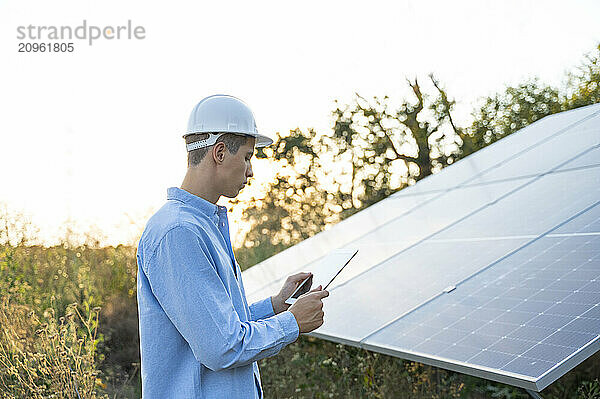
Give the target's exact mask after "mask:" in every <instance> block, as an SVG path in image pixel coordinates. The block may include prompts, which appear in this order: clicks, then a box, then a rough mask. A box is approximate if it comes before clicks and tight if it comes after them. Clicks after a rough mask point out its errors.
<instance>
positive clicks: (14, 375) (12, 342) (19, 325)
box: [0, 295, 106, 399]
mask: <svg viewBox="0 0 600 399" xmlns="http://www.w3.org/2000/svg"><path fill="white" fill-rule="evenodd" d="M99 310H100V309H99V308H94V309H87V311H86V312H84V313H82V312H81V311H80V309H79V307H78V305H77V304H76V303H73V304H70V305H68V306H67V308H66V312H65V316H61V317H58V318H57V317H56V315H55V312H54V310H53V309H52V308H48V309H47V310H46V311H44V313H43V315H40V316H38V315H37V314H36V312H35V311H33V310H31V308H30V307H28V306H26V305H21V304H18V303H13V302H11V297H10V296H9V295H5V296H3V297H2V299H1V303H0V325H2V335H1V336H0V390H1V392H2V393H1V395H2V398H36V399H42V398H57V399H63V398H64V399H66V398H81V399H83V398H89V399H93V398H99V397H106V395H103V396H99V394H98V392H97V390H96V389H97V388H102V385H103V383H102V381H101V380H100V378H98V374H99V371H98V370H97V369H96V363H95V354H96V345H97V343H98V341H97V339H96V332H97V325H98V313H99ZM40 317H41V318H40Z"/></svg>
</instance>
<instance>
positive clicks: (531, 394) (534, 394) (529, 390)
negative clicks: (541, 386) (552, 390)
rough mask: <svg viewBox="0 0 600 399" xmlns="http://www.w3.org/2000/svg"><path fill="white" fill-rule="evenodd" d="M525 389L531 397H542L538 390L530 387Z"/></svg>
mask: <svg viewBox="0 0 600 399" xmlns="http://www.w3.org/2000/svg"><path fill="white" fill-rule="evenodd" d="M525 391H526V392H527V393H528V394H529V396H531V397H532V398H533V399H544V398H542V395H540V394H539V393H538V392H535V391H532V390H531V389H525Z"/></svg>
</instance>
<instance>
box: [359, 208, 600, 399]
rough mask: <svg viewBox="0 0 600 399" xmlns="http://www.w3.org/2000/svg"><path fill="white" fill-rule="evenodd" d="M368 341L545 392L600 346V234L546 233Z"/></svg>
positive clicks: (366, 343) (405, 354) (398, 352)
mask: <svg viewBox="0 0 600 399" xmlns="http://www.w3.org/2000/svg"><path fill="white" fill-rule="evenodd" d="M588 216H590V215H589V214H587V215H586V214H585V213H584V214H583V215H581V216H580V217H579V219H581V220H585V219H587V217H588ZM576 220H577V219H576ZM581 220H577V221H576V222H575V223H576V225H580V224H581ZM361 344H362V346H364V347H365V348H367V349H374V348H376V347H382V348H386V351H387V352H388V353H394V354H396V355H397V356H398V355H400V356H401V357H409V358H414V359H417V360H421V361H425V362H426V363H431V361H428V360H427V359H426V358H428V359H435V360H436V362H437V364H438V365H440V364H441V363H440V362H442V363H444V364H445V365H444V367H446V368H450V369H454V370H458V371H463V372H464V371H465V368H470V369H471V370H470V372H469V373H470V374H474V375H480V376H484V377H487V378H491V379H494V380H498V381H502V382H507V383H511V384H513V385H516V386H521V387H524V388H528V389H534V390H536V391H540V390H542V389H544V388H545V387H546V386H548V385H549V384H551V383H552V382H554V381H555V380H556V379H557V378H559V377H560V376H561V375H563V374H564V373H566V372H567V371H568V370H569V369H571V368H572V367H574V366H575V365H577V364H578V363H579V362H580V361H582V360H584V359H585V358H587V357H588V356H589V355H591V354H592V353H594V352H595V351H597V350H598V349H600V235H593V236H563V237H549V236H546V237H542V238H539V239H537V240H535V241H533V242H532V243H531V244H530V245H527V246H525V247H524V248H522V249H520V250H519V251H517V252H515V253H513V254H512V255H510V256H507V257H506V258H504V259H502V260H501V261H499V262H497V263H496V264H494V265H493V267H491V268H488V269H486V270H484V271H482V272H481V273H478V274H475V275H474V276H473V277H472V278H470V279H468V280H467V281H465V282H463V283H461V284H458V285H457V287H456V289H455V290H453V291H452V292H450V293H447V294H442V295H440V296H439V297H437V298H435V299H434V300H432V301H431V302H429V303H426V304H425V305H423V306H421V307H419V308H418V309H417V310H415V311H414V312H412V313H410V314H408V315H406V316H404V317H402V318H400V319H399V320H397V321H396V322H394V323H393V324H390V325H388V326H386V327H384V328H382V329H381V330H380V331H378V332H376V333H375V334H373V335H372V336H370V337H368V338H366V339H365V340H364V341H363V342H362V343H361ZM434 363H435V362H434ZM454 365H458V366H459V367H455V366H454Z"/></svg>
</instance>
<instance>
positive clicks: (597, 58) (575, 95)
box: [563, 44, 600, 109]
mask: <svg viewBox="0 0 600 399" xmlns="http://www.w3.org/2000/svg"><path fill="white" fill-rule="evenodd" d="M599 102H600V44H598V46H596V49H595V50H594V51H593V52H592V53H590V54H587V55H586V56H585V60H584V62H583V63H582V64H581V65H580V66H579V67H578V68H577V69H576V72H572V73H570V74H569V80H568V83H567V94H566V98H565V99H564V101H563V107H564V108H565V109H573V108H578V107H582V106H584V105H589V104H596V103H599Z"/></svg>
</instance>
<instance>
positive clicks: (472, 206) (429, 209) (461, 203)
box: [244, 179, 527, 301]
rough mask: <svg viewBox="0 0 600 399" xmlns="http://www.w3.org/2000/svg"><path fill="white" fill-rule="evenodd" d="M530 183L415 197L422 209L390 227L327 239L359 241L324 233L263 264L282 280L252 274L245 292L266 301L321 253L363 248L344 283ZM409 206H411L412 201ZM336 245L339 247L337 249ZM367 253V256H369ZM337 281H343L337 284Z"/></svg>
mask: <svg viewBox="0 0 600 399" xmlns="http://www.w3.org/2000/svg"><path fill="white" fill-rule="evenodd" d="M526 181H527V179H521V180H515V181H508V182H498V183H493V184H486V185H482V186H475V187H465V188H463V189H457V190H452V191H449V192H445V193H441V194H438V195H433V196H430V195H428V196H427V197H425V196H411V197H408V198H410V199H412V200H416V201H419V200H420V202H419V204H418V205H417V206H414V207H413V208H412V209H410V210H409V211H405V212H404V213H401V214H399V216H397V217H393V215H394V212H393V211H392V210H390V211H389V212H388V215H389V217H388V220H387V222H386V223H382V224H380V225H379V226H378V227H377V228H374V229H370V228H368V227H367V228H365V226H368V225H367V224H365V223H352V224H345V225H342V224H341V223H340V224H338V225H336V226H334V227H333V228H332V229H331V230H330V231H328V232H327V233H326V234H328V235H329V236H333V235H335V234H337V232H340V236H345V237H355V239H353V240H351V241H347V240H345V241H346V242H344V241H342V240H340V239H339V237H338V238H336V240H335V241H334V244H333V245H331V244H330V242H331V240H329V239H327V240H326V239H321V236H322V235H324V233H320V234H318V235H316V236H315V237H313V238H312V239H310V241H309V240H306V241H305V242H304V243H305V245H300V244H299V245H296V246H295V247H292V248H291V249H294V251H293V252H291V251H290V250H286V251H284V252H282V253H281V254H279V255H276V256H274V257H272V258H271V259H270V260H269V261H268V262H264V263H263V264H262V265H260V266H261V269H259V270H260V273H264V272H263V270H266V271H270V272H271V273H275V272H276V273H277V276H276V277H275V276H272V277H271V278H269V277H267V276H265V275H264V274H263V275H262V276H260V278H262V279H263V281H266V282H267V283H266V284H261V285H259V284H256V281H257V280H258V277H257V276H256V275H252V276H251V278H252V279H253V280H252V281H251V282H250V284H249V285H251V286H252V288H248V289H247V290H246V292H247V294H248V298H249V300H250V301H253V300H258V299H260V298H261V297H264V295H265V294H267V293H268V292H272V290H273V289H276V288H277V287H278V286H280V285H281V284H282V283H283V281H284V280H285V278H286V277H287V275H289V274H291V273H295V272H299V271H303V270H304V271H306V270H311V269H310V268H311V266H312V263H313V262H317V261H318V259H319V258H320V257H318V256H317V255H318V254H319V253H323V255H324V254H326V253H327V252H325V251H331V250H333V249H336V248H350V249H352V248H355V249H359V254H358V255H357V258H356V259H354V260H353V261H352V262H351V263H350V264H349V265H348V270H345V271H344V273H342V274H340V276H339V277H338V279H339V281H344V279H346V278H348V276H352V275H354V274H358V273H360V272H362V271H364V270H367V269H369V268H371V267H372V266H374V265H376V264H378V263H380V262H383V261H385V260H386V259H387V258H389V257H390V256H391V255H393V254H395V253H399V252H401V251H403V250H405V249H406V248H408V247H410V246H411V245H414V244H415V243H417V242H419V241H421V240H423V239H426V238H427V237H429V236H431V235H433V234H435V233H437V232H438V231H440V230H442V229H444V228H446V227H447V226H450V225H452V224H453V223H455V222H457V221H458V220H460V219H462V218H465V217H467V216H468V215H469V214H470V213H472V212H474V211H476V210H477V209H479V208H483V207H485V206H487V205H488V204H490V203H493V202H494V201H496V200H497V199H498V198H500V197H502V196H503V195H506V194H507V193H509V192H511V191H512V190H514V189H515V188H517V187H519V186H520V185H522V184H524V182H526ZM408 198H400V200H402V202H399V203H398V204H395V203H394V201H396V199H393V200H390V201H388V202H387V203H386V206H387V207H390V206H395V207H399V206H401V204H402V203H403V202H404V201H406V200H407V199H408ZM408 203H410V204H412V203H413V202H408ZM378 212H386V209H385V208H384V207H381V209H380V210H379V211H378ZM398 213H399V212H398V211H396V214H398ZM354 218H355V216H352V217H351V218H349V219H348V220H352V219H354ZM315 242H317V243H321V245H324V244H326V245H329V248H328V249H327V250H325V249H324V248H323V247H320V248H317V247H315V246H314V245H312V244H313V243H315ZM335 244H337V245H339V246H338V247H336V246H335ZM364 246H366V247H364ZM373 246H379V247H381V248H382V250H374V248H375V247H373ZM299 252H301V253H302V254H300V253H299ZM365 254H368V257H366V255H365ZM307 256H311V257H313V260H312V261H310V262H307V261H305V260H304V259H306V257H307ZM252 269H254V268H251V269H250V270H252ZM250 270H249V271H250ZM246 273H248V272H246ZM265 274H266V273H265ZM336 281H338V280H337V279H336ZM244 284H247V283H246V275H244Z"/></svg>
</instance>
